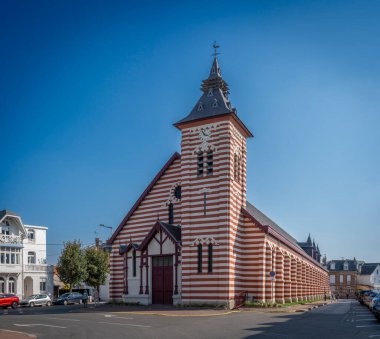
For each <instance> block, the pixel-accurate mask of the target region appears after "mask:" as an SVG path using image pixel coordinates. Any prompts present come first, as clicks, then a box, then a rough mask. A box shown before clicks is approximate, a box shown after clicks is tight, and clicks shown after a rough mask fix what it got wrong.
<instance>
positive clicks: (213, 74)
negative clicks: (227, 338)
mask: <svg viewBox="0 0 380 339" xmlns="http://www.w3.org/2000/svg"><path fill="white" fill-rule="evenodd" d="M214 47H217V46H215V45H214ZM216 54H217V53H214V58H213V62H212V65H211V70H210V73H209V76H208V78H207V79H205V80H203V81H202V84H201V91H202V95H201V97H200V98H199V100H198V101H197V103H196V104H195V106H194V108H193V109H192V110H191V112H190V113H189V114H188V115H187V116H186V117H185V118H183V119H182V120H180V121H178V122H177V123H176V124H174V126H175V127H177V128H178V129H179V130H180V131H181V133H182V141H181V189H182V190H181V192H182V216H181V219H182V220H181V221H182V222H181V226H182V303H183V304H191V303H207V302H208V303H211V304H215V303H219V304H227V305H228V306H231V305H232V303H233V297H234V293H235V290H234V286H235V279H236V274H235V267H236V266H235V261H236V256H235V255H234V253H235V251H236V246H235V237H236V233H237V232H238V229H239V223H241V222H242V215H241V208H242V207H245V206H246V140H247V138H249V137H252V136H253V135H252V133H251V132H250V131H249V130H248V128H247V127H246V126H245V125H244V123H243V122H242V121H241V120H240V119H239V117H238V115H237V111H236V109H235V108H233V107H232V104H231V102H230V100H229V87H228V84H227V83H226V81H224V79H223V78H222V72H221V69H220V67H219V62H218V59H217V55H216Z"/></svg>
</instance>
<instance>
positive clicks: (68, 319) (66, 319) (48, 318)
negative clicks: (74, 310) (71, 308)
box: [44, 317, 80, 321]
mask: <svg viewBox="0 0 380 339" xmlns="http://www.w3.org/2000/svg"><path fill="white" fill-rule="evenodd" d="M44 319H52V320H67V321H80V320H78V319H68V318H50V317H49V318H48V317H45V318H44Z"/></svg>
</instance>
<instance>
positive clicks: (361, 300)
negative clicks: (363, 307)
mask: <svg viewBox="0 0 380 339" xmlns="http://www.w3.org/2000/svg"><path fill="white" fill-rule="evenodd" d="M370 292H371V290H365V291H360V292H359V294H358V300H359V302H360V303H361V304H364V298H365V297H366V296H367V295H368V293H370Z"/></svg>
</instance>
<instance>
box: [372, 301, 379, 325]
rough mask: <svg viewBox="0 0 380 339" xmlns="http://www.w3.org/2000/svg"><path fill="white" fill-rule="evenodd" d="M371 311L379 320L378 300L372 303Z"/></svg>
mask: <svg viewBox="0 0 380 339" xmlns="http://www.w3.org/2000/svg"><path fill="white" fill-rule="evenodd" d="M372 312H373V314H374V315H375V317H376V318H377V320H379V321H380V300H377V301H376V302H375V303H374V305H373V308H372Z"/></svg>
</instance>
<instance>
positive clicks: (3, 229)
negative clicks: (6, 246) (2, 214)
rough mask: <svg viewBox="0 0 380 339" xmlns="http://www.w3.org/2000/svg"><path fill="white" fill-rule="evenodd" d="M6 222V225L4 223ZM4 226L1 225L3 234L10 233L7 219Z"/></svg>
mask: <svg viewBox="0 0 380 339" xmlns="http://www.w3.org/2000/svg"><path fill="white" fill-rule="evenodd" d="M4 224H5V225H4ZM4 224H3V226H2V227H1V234H4V235H9V233H10V232H9V222H8V221H5V222H4Z"/></svg>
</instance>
